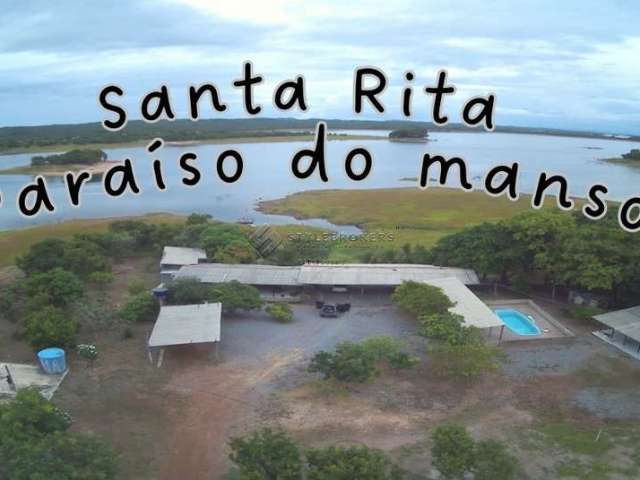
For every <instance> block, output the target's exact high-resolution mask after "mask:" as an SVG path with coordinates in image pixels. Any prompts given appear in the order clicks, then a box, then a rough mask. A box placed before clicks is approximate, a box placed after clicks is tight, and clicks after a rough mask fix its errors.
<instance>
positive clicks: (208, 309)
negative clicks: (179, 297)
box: [148, 303, 222, 367]
mask: <svg viewBox="0 0 640 480" xmlns="http://www.w3.org/2000/svg"><path fill="white" fill-rule="evenodd" d="M221 312H222V304H220V303H203V304H199V305H175V306H164V305H163V306H162V307H161V308H160V313H159V314H158V318H157V320H156V323H155V325H154V326H153V331H152V332H151V336H150V337H149V341H148V349H149V361H151V362H152V363H153V360H154V358H153V357H154V354H157V355H156V358H157V363H158V367H160V366H161V365H162V360H163V358H164V350H165V348H167V347H172V346H177V345H194V344H207V343H209V344H211V347H212V351H211V353H212V354H213V355H214V356H216V355H217V344H218V342H220V330H221Z"/></svg>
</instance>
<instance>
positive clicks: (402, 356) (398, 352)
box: [362, 335, 418, 369]
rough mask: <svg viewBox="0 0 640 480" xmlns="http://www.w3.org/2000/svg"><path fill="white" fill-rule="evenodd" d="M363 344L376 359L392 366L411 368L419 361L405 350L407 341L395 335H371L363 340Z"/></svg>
mask: <svg viewBox="0 0 640 480" xmlns="http://www.w3.org/2000/svg"><path fill="white" fill-rule="evenodd" d="M362 346H363V347H364V349H365V351H366V352H368V353H369V354H370V355H371V356H372V357H373V358H374V360H375V361H377V362H380V361H386V362H388V364H389V366H390V367H391V368H395V369H406V368H411V367H413V366H414V365H415V364H416V363H417V362H418V359H417V358H415V357H412V356H411V355H409V354H408V353H406V352H404V351H403V349H404V348H405V343H404V342H402V341H401V340H397V339H395V338H393V337H389V336H384V335H381V336H377V337H369V338H367V339H365V340H363V341H362Z"/></svg>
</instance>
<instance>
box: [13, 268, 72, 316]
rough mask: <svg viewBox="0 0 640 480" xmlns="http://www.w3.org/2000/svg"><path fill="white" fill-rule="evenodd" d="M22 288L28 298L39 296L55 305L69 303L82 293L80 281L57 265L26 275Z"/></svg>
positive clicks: (41, 299)
mask: <svg viewBox="0 0 640 480" xmlns="http://www.w3.org/2000/svg"><path fill="white" fill-rule="evenodd" d="M22 289H23V292H24V294H25V295H26V296H27V297H28V298H34V297H39V299H40V301H42V302H44V303H46V304H50V305H54V306H57V307H64V306H66V305H69V304H70V303H72V302H74V301H76V300H78V299H79V298H81V297H82V296H83V295H84V285H83V283H82V281H81V280H80V279H79V278H78V277H77V276H76V275H75V274H73V273H71V272H68V271H67V270H63V269H62V268H59V267H56V268H54V269H53V270H49V271H46V272H42V273H34V274H33V275H31V276H29V277H27V278H26V279H25V280H24V281H23V283H22Z"/></svg>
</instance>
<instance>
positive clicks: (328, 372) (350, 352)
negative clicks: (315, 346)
mask: <svg viewBox="0 0 640 480" xmlns="http://www.w3.org/2000/svg"><path fill="white" fill-rule="evenodd" d="M308 370H309V372H312V373H314V372H318V373H322V374H323V375H324V377H325V378H327V379H328V378H335V379H336V380H339V381H341V382H357V383H363V382H366V381H367V380H369V379H370V378H371V377H373V376H374V375H375V374H376V373H377V369H376V365H375V357H374V355H372V353H371V352H370V351H368V350H367V349H366V348H365V347H364V346H363V345H361V344H357V343H353V342H342V343H340V344H338V346H337V347H336V349H335V352H326V351H320V352H318V353H316V354H315V355H314V356H313V358H312V359H311V363H310V364H309V368H308Z"/></svg>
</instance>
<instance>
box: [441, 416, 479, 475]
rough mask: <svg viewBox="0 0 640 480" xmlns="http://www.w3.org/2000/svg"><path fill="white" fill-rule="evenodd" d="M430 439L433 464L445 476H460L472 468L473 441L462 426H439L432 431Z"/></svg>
mask: <svg viewBox="0 0 640 480" xmlns="http://www.w3.org/2000/svg"><path fill="white" fill-rule="evenodd" d="M432 440H433V448H432V449H431V456H432V463H433V466H434V467H436V468H437V469H438V471H439V472H440V473H441V474H442V475H443V476H444V477H445V478H461V477H462V476H463V475H464V474H465V473H466V472H468V471H469V470H470V469H471V468H472V466H473V461H474V443H473V439H472V438H471V437H470V436H469V434H468V433H467V430H466V429H465V428H464V427H461V426H458V425H443V426H440V427H438V428H436V429H435V431H434V432H433V435H432Z"/></svg>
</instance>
